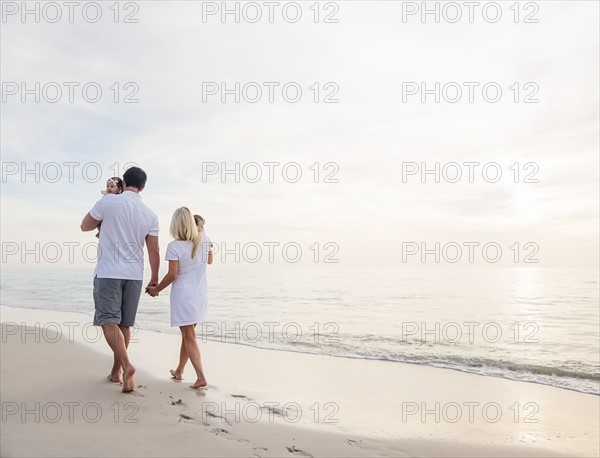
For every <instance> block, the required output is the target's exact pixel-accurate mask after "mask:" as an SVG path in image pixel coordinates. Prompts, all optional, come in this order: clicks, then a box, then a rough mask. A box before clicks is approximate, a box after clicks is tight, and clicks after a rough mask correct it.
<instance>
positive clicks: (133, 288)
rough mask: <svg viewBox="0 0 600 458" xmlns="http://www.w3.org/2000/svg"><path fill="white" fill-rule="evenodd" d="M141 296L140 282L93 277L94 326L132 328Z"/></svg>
mask: <svg viewBox="0 0 600 458" xmlns="http://www.w3.org/2000/svg"><path fill="white" fill-rule="evenodd" d="M141 294H142V280H120V279H117V278H97V277H94V305H95V306H96V313H95V314H94V326H102V325H103V324H108V323H117V324H118V325H119V326H123V327H126V328H128V327H130V326H133V325H134V324H135V314H136V313H137V308H138V304H139V302H140V296H141Z"/></svg>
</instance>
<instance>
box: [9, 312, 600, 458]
mask: <svg viewBox="0 0 600 458" xmlns="http://www.w3.org/2000/svg"><path fill="white" fill-rule="evenodd" d="M1 319H2V322H3V323H4V324H3V326H2V353H1V357H2V359H1V361H2V365H1V386H0V389H1V391H0V393H1V398H2V415H3V418H2V431H1V441H0V447H1V449H0V455H1V456H3V457H4V456H6V457H9V456H258V457H262V456H264V457H274V456H289V457H293V456H298V457H302V456H304V457H306V456H311V455H312V456H399V457H402V456H415V457H416V456H419V457H425V456H456V457H462V456H490V457H491V456H494V457H500V456H515V457H517V456H539V457H546V456H598V413H599V398H598V397H597V396H593V395H586V394H581V393H575V392H571V391H566V390H561V389H556V388H551V387H546V386H541V385H535V384H530V383H521V382H514V381H508V380H502V379H497V378H492V377H482V376H476V375H471V374H463V373H460V372H456V371H451V370H444V369H436V368H429V367H421V366H413V365H406V364H399V363H388V362H383V361H366V360H353V359H346V358H334V357H328V356H318V355H307V354H300V353H292V352H282V351H269V350H261V349H255V348H251V347H247V346H242V345H232V344H222V343H215V342H208V343H201V349H202V352H203V362H204V365H205V370H206V375H207V378H208V381H209V388H208V389H207V390H200V391H196V390H192V389H190V388H188V386H187V385H188V384H189V383H191V382H193V377H192V369H191V366H189V367H188V369H187V372H186V374H185V375H186V380H184V381H183V382H181V383H180V382H174V381H171V380H170V379H169V377H168V369H170V368H171V367H174V365H175V363H176V360H177V355H178V346H179V339H178V336H176V335H169V334H161V333H153V332H144V331H139V332H137V333H136V334H135V338H136V340H137V342H135V343H132V345H131V347H130V355H131V358H132V361H133V363H134V364H135V365H136V367H137V368H138V372H137V373H136V378H135V381H136V390H135V392H134V393H132V394H122V393H121V392H120V388H119V387H118V385H115V384H112V383H110V382H108V381H107V380H106V374H107V373H108V370H109V368H110V364H111V358H110V355H109V352H108V348H107V346H106V344H105V343H104V342H103V341H102V340H101V341H100V342H98V343H89V342H85V341H83V340H84V339H82V335H83V332H82V328H83V325H84V324H86V323H88V322H89V321H90V318H89V317H88V316H86V315H81V314H73V313H70V314H69V313H62V312H49V311H41V310H26V309H16V308H10V307H2V308H1ZM36 323H38V324H39V325H41V326H42V327H43V326H46V330H45V331H40V329H39V328H38V329H37V330H36V329H34V328H31V327H29V326H34V325H36ZM68 323H72V324H68ZM17 325H20V326H19V327H17ZM69 329H71V330H73V332H72V337H73V339H72V340H73V342H70V340H71V339H70V338H69ZM57 330H58V331H60V332H61V333H62V339H60V340H57V339H58V336H56V331H57ZM88 331H89V332H88V334H87V335H88V336H94V334H95V331H94V328H90V329H88ZM55 340H56V341H55ZM92 348H93V349H96V350H97V351H93V350H92ZM180 400H181V401H180ZM436 402H439V403H440V405H441V406H442V407H440V409H439V412H440V414H441V415H440V418H439V422H436V421H435V420H436V419H435V417H434V415H433V414H429V415H427V416H425V418H421V417H420V415H408V416H405V418H404V419H403V415H402V414H403V409H404V410H405V414H406V409H407V408H408V407H410V406H412V407H414V406H415V405H416V406H425V407H426V408H428V409H433V408H434V406H435V403H436ZM468 402H479V403H480V406H479V408H477V407H475V406H474V418H473V420H472V421H469V419H468V407H467V405H466V404H465V403H468ZM516 402H518V403H519V405H520V406H521V408H520V409H519V411H520V413H519V416H518V418H517V420H518V421H515V417H514V415H515V407H514V406H515V403H516ZM36 403H39V406H38V407H36ZM292 403H294V404H292ZM315 403H318V404H315ZM486 403H495V405H498V406H500V407H501V409H502V414H501V416H500V418H499V419H498V421H497V422H495V423H493V422H492V421H489V420H488V421H486V419H485V418H484V417H483V415H482V411H481V406H482V405H485V404H486ZM525 403H534V408H532V407H531V405H530V407H529V408H523V406H524V405H525ZM286 404H287V405H288V406H289V407H290V408H291V407H292V406H296V410H294V409H291V410H288V414H287V416H282V415H281V414H282V412H281V409H282V406H284V405H286ZM454 404H456V405H458V406H462V413H463V417H462V418H461V419H460V420H458V421H456V422H454V423H453V422H452V421H453V419H454V414H455V412H456V411H455V410H452V406H453V405H454ZM269 406H272V407H273V408H272V410H271V412H272V415H269V411H268V408H269ZM298 407H299V408H300V409H301V410H297V408H298ZM511 407H512V410H511ZM25 409H28V412H29V413H27V414H26V415H25V416H23V414H24V410H25ZM70 409H71V410H70ZM258 409H260V410H258ZM59 412H60V413H61V414H62V415H61V417H60V418H57V414H58V413H59ZM209 412H210V413H211V414H212V416H211V415H209ZM236 412H237V414H238V416H237V418H236V415H235V414H236ZM296 412H301V414H300V415H299V419H298V421H297V422H295V423H292V420H293V418H294V413H296ZM36 413H37V414H38V415H39V418H36ZM317 413H318V416H317ZM444 413H445V415H444ZM488 413H489V414H490V416H491V415H492V414H493V411H492V410H490V411H489V412H488ZM527 415H529V418H530V419H531V420H537V423H528V422H525V417H526V416H527ZM222 417H224V419H223V418H222ZM258 417H260V418H259V419H258V421H257V418H258ZM135 420H137V423H136V422H133V421H135ZM328 420H337V423H332V422H330V421H328Z"/></svg>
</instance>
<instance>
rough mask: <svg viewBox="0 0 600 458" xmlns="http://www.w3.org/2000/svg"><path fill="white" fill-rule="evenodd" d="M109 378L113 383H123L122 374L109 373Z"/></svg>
mask: <svg viewBox="0 0 600 458" xmlns="http://www.w3.org/2000/svg"><path fill="white" fill-rule="evenodd" d="M108 380H110V381H111V382H112V383H122V382H121V376H120V375H113V374H108Z"/></svg>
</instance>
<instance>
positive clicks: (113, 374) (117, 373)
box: [108, 326, 131, 383]
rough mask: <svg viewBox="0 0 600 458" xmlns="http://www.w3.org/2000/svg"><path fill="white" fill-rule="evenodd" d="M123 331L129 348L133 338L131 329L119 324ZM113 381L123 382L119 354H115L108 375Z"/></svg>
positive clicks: (126, 345)
mask: <svg viewBox="0 0 600 458" xmlns="http://www.w3.org/2000/svg"><path fill="white" fill-rule="evenodd" d="M119 329H120V330H121V333H122V334H123V339H124V340H125V348H126V349H127V348H129V341H130V340H131V330H130V329H129V328H126V327H124V326H119ZM108 377H109V379H110V380H111V381H112V382H115V383H121V382H123V380H122V379H121V363H120V362H119V359H118V358H117V355H114V359H113V367H112V369H111V371H110V375H109V376H108Z"/></svg>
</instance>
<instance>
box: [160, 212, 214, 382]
mask: <svg viewBox="0 0 600 458" xmlns="http://www.w3.org/2000/svg"><path fill="white" fill-rule="evenodd" d="M170 232H171V236H172V237H173V239H174V240H173V241H172V242H171V243H169V245H168V246H167V252H166V255H165V260H167V261H169V271H168V272H167V274H166V275H165V277H164V278H163V279H162V280H161V282H160V283H159V284H158V285H156V286H150V287H148V293H149V294H150V295H151V296H157V295H158V293H159V292H161V291H162V290H163V289H165V288H166V287H167V286H169V285H170V284H171V283H172V284H173V285H172V286H171V296H170V299H171V326H179V329H180V330H181V350H180V353H179V365H178V366H177V369H175V370H171V375H172V376H173V377H174V378H175V379H177V380H181V379H182V378H183V369H184V368H185V365H186V364H187V361H188V359H189V360H190V361H191V362H192V365H193V366H194V369H195V370H196V377H197V380H196V382H195V383H194V384H193V385H190V387H191V388H203V387H205V386H206V385H207V382H206V378H205V377H204V372H203V370H202V362H201V360H200V348H199V347H198V341H197V340H196V324H197V323H199V322H200V321H202V320H204V319H205V318H206V312H207V305H208V298H207V281H206V266H207V264H212V251H209V250H206V249H205V248H206V247H208V246H209V245H210V240H208V237H207V236H206V235H205V234H204V231H199V230H198V227H197V226H196V223H195V221H194V217H193V216H192V214H191V213H190V211H189V210H188V209H187V208H186V207H181V208H178V209H177V210H175V213H173V218H172V219H171V227H170Z"/></svg>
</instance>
